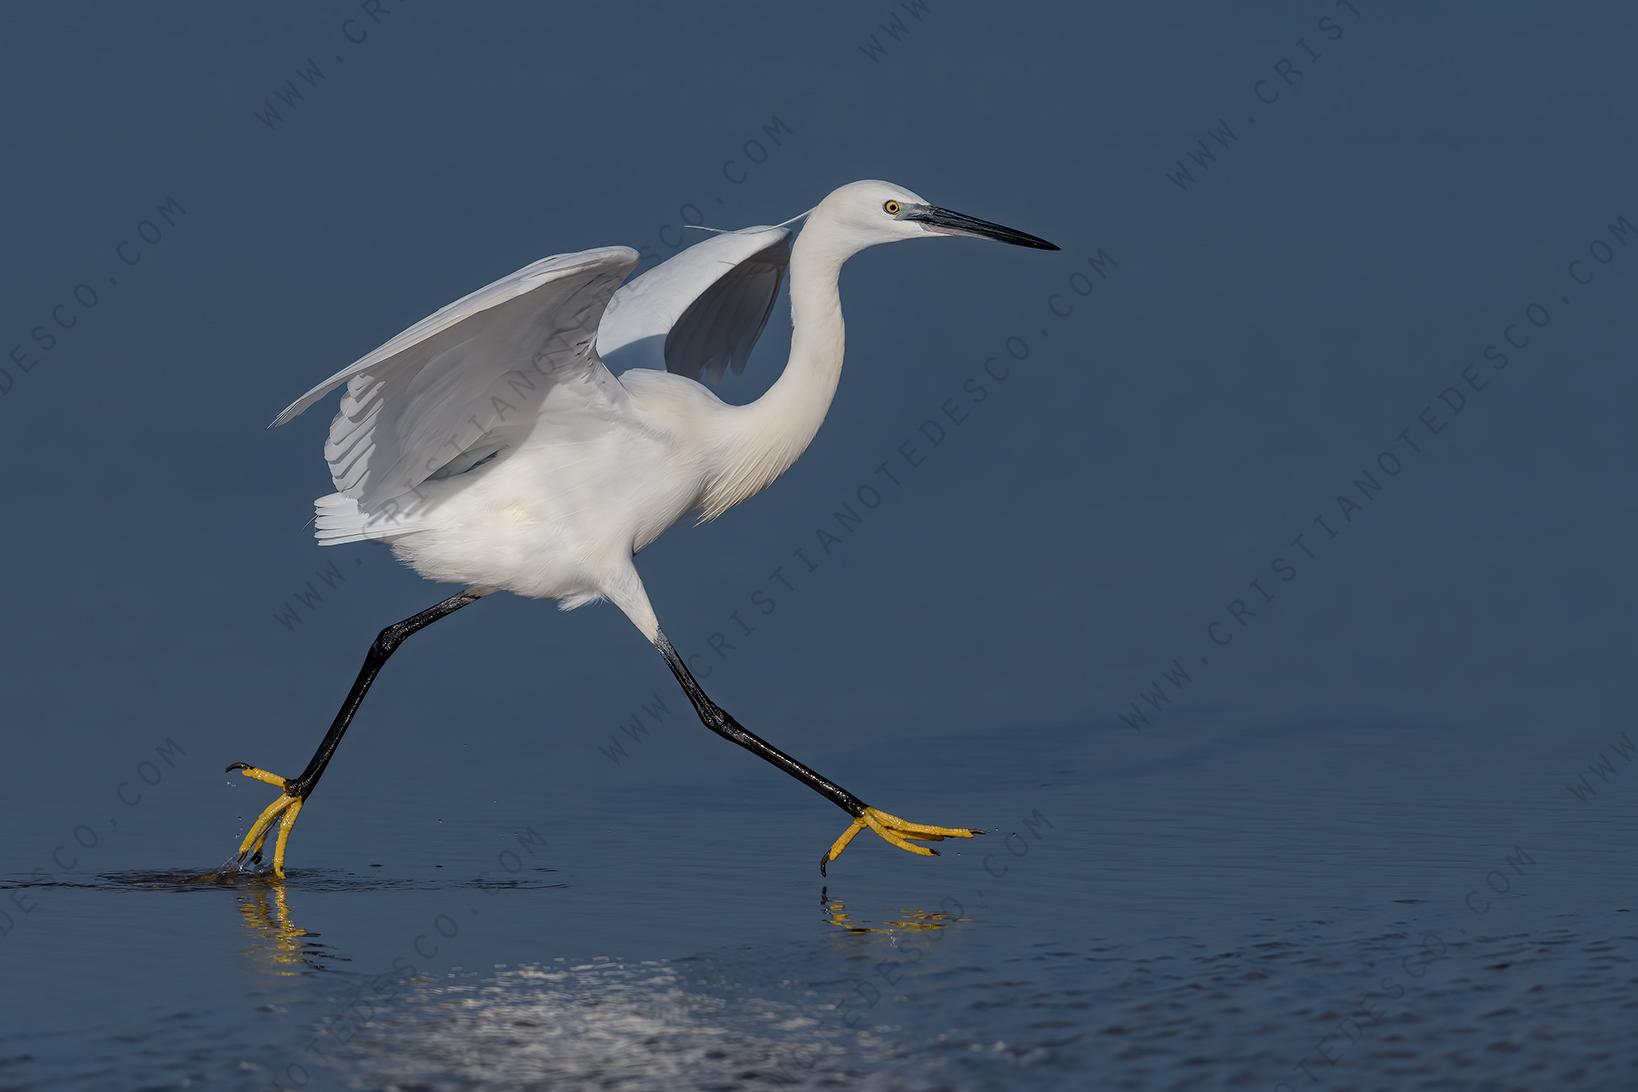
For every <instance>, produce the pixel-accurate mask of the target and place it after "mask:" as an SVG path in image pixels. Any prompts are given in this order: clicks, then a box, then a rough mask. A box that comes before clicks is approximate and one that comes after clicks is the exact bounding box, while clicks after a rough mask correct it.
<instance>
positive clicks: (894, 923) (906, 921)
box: [819, 887, 969, 935]
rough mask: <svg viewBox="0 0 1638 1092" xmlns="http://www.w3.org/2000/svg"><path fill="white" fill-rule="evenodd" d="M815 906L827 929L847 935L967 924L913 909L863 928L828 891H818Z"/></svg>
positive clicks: (955, 917) (952, 916)
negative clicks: (836, 929) (831, 926)
mask: <svg viewBox="0 0 1638 1092" xmlns="http://www.w3.org/2000/svg"><path fill="white" fill-rule="evenodd" d="M819 906H820V907H821V909H822V910H823V912H824V916H825V923H826V924H827V925H834V926H835V927H836V928H838V929H846V930H847V931H848V932H850V933H883V934H889V935H890V934H893V933H896V932H899V931H900V930H905V929H919V930H933V929H943V928H944V927H945V926H947V925H953V924H955V923H956V922H960V921H967V920H969V919H967V918H963V917H961V916H959V915H957V914H950V913H946V912H944V911H942V910H920V909H916V908H914V907H901V908H900V909H899V911H898V913H899V916H898V917H896V918H893V919H890V920H888V921H882V922H877V923H875V924H867V921H868V919H861V918H857V917H855V916H854V915H852V914H850V913H849V912H848V909H847V904H846V903H844V902H843V901H842V900H841V899H833V898H831V897H830V889H829V888H825V887H821V888H820V889H819Z"/></svg>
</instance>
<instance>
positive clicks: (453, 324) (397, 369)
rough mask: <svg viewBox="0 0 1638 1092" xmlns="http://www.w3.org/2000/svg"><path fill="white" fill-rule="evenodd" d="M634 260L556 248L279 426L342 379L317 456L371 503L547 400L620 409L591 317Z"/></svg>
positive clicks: (440, 314)
mask: <svg viewBox="0 0 1638 1092" xmlns="http://www.w3.org/2000/svg"><path fill="white" fill-rule="evenodd" d="M636 264H637V252H636V251H634V250H632V249H631V248H630V247H623V246H611V247H601V248H598V249H596V250H583V251H581V252H579V253H578V254H559V255H556V256H555V257H551V258H542V259H541V260H540V261H538V262H534V263H532V264H530V265H526V266H524V267H523V268H522V269H520V270H518V271H517V272H516V273H513V274H512V275H510V276H508V277H502V278H501V279H500V280H498V281H496V282H494V283H493V284H490V285H487V286H485V287H483V288H480V289H478V290H477V291H476V292H473V293H472V294H471V295H469V296H465V297H463V298H461V299H459V300H456V301H455V302H454V303H452V304H450V305H449V306H447V307H445V308H443V309H442V310H440V311H437V312H436V313H434V314H432V315H429V316H427V317H426V318H424V319H422V320H421V321H420V322H418V323H416V324H415V325H414V326H411V327H410V328H409V329H407V330H405V331H404V332H403V333H401V334H399V335H398V336H397V337H394V338H393V339H392V340H391V341H389V342H387V343H386V344H385V345H383V346H381V347H380V348H379V349H376V350H375V351H374V352H372V353H369V354H368V355H366V356H364V357H363V358H362V359H360V360H358V361H357V362H356V363H354V364H352V365H350V366H348V367H346V368H343V369H342V370H341V371H339V372H337V373H336V374H335V375H332V376H331V377H330V378H329V379H326V380H325V381H324V382H322V383H320V384H319V385H318V386H316V387H314V388H313V389H312V390H310V391H308V392H307V393H306V394H304V395H302V396H301V397H300V398H298V399H297V400H296V401H295V402H293V403H291V405H290V406H289V407H287V408H286V409H285V410H284V412H283V413H280V414H279V416H278V417H277V418H275V419H274V421H273V424H274V425H282V424H284V423H285V422H287V421H289V420H290V419H291V418H293V417H295V416H296V415H298V414H300V413H302V412H303V411H305V410H306V409H308V408H309V407H311V406H312V405H313V404H314V403H316V402H317V401H319V399H321V398H323V397H324V396H325V395H327V394H329V393H330V392H331V391H333V390H335V389H336V388H337V387H339V386H341V385H342V384H343V383H345V384H347V393H346V395H345V396H344V397H343V398H342V400H341V412H340V413H338V414H337V415H336V419H335V421H334V422H333V423H332V424H331V426H330V437H329V440H328V442H327V443H326V444H325V445H324V458H325V461H326V462H328V463H329V464H330V477H331V479H332V480H333V481H334V482H335V485H336V490H337V491H338V492H339V493H341V494H342V495H343V496H345V497H350V498H352V499H353V500H355V501H357V503H358V507H359V508H360V509H364V510H367V509H370V508H373V507H375V506H377V505H379V504H381V503H382V502H385V501H389V500H392V499H393V498H395V497H398V496H401V495H403V494H404V493H407V492H409V491H410V490H412V489H414V488H415V487H416V486H418V485H420V484H421V483H422V482H424V481H426V480H427V479H428V478H431V477H434V476H437V475H439V474H440V473H451V472H457V471H458V470H463V469H466V468H468V467H470V466H473V465H475V464H476V463H477V462H479V461H481V460H482V459H485V458H487V457H489V456H490V455H492V454H494V453H495V451H497V450H499V449H500V448H499V447H498V446H497V444H496V438H497V435H500V434H503V433H504V432H505V430H506V428H507V427H508V426H511V425H515V426H517V427H518V428H520V429H526V428H527V427H528V425H529V424H530V423H531V421H530V418H532V416H533V412H534V411H535V410H538V408H539V406H540V405H541V404H542V403H543V402H544V401H545V400H546V399H547V398H548V397H549V396H555V397H557V398H559V399H561V398H564V397H568V398H570V399H571V400H572V401H575V403H576V405H577V406H579V405H580V401H579V400H580V399H583V400H584V401H583V408H585V409H587V410H590V411H592V412H598V413H605V414H614V413H618V412H619V411H620V409H621V408H622V407H623V404H624V401H625V389H624V388H623V387H621V386H620V384H619V383H618V382H617V381H616V380H615V378H614V377H613V376H612V375H610V374H609V372H608V370H607V369H606V368H605V367H604V366H603V364H602V362H601V361H599V360H598V358H597V353H596V350H595V348H594V347H593V341H594V339H595V337H596V331H597V328H598V324H599V322H600V321H601V320H602V318H603V313H604V310H605V308H606V307H607V306H608V303H609V300H610V299H611V298H612V297H614V295H615V293H616V289H617V288H618V287H619V285H620V282H621V281H623V280H624V279H625V277H626V274H627V273H629V272H631V268H632V266H634V265H636Z"/></svg>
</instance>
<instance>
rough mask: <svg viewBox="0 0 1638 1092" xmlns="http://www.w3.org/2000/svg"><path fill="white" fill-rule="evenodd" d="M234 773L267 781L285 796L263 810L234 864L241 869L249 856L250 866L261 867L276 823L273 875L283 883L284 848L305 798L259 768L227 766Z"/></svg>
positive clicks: (245, 839)
mask: <svg viewBox="0 0 1638 1092" xmlns="http://www.w3.org/2000/svg"><path fill="white" fill-rule="evenodd" d="M234 770H238V771H239V772H240V773H242V774H244V775H245V776H246V777H248V778H251V779H253V780H256V781H264V782H266V783H267V784H269V785H272V786H274V787H275V788H277V789H278V790H279V791H280V792H281V793H282V794H283V795H281V796H280V797H279V798H278V799H277V800H275V801H273V803H271V804H269V805H267V807H265V808H263V809H262V813H261V814H260V815H258V816H257V817H256V821H255V822H254V823H252V824H250V831H249V832H248V833H247V834H246V835H245V837H244V841H242V842H240V843H239V858H238V860H237V861H235V862H234V865H235V866H239V867H242V866H243V865H244V864H245V859H246V858H247V857H248V858H249V863H251V864H260V863H261V860H262V849H263V848H264V847H265V846H266V845H267V836H268V833H269V832H271V831H272V829H273V824H274V823H278V825H279V837H278V840H277V841H275V842H274V843H273V876H274V878H275V879H280V880H282V879H284V847H285V844H286V843H287V842H289V841H290V828H291V827H293V826H295V825H296V816H298V815H300V814H301V806H302V803H303V799H304V798H303V797H300V796H296V795H293V794H292V793H290V792H289V782H287V781H286V780H285V779H284V778H282V777H280V776H279V775H278V774H275V773H268V772H267V771H266V770H258V769H257V768H256V767H254V766H250V765H247V764H245V763H243V762H235V763H234V764H233V765H231V766H229V767H228V772H229V773H232V772H233V771H234Z"/></svg>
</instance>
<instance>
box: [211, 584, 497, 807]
mask: <svg viewBox="0 0 1638 1092" xmlns="http://www.w3.org/2000/svg"><path fill="white" fill-rule="evenodd" d="M480 598H482V597H481V596H477V595H473V594H472V593H470V592H461V593H460V594H459V595H452V596H450V597H449V598H448V599H445V600H444V601H443V602H442V603H439V604H438V605H436V606H433V607H428V608H427V609H426V610H424V611H422V612H421V613H420V614H416V615H413V616H411V617H409V618H406V619H404V620H403V621H402V622H394V623H393V624H392V625H390V626H388V627H387V628H386V629H384V630H382V631H381V632H380V633H379V634H377V635H376V638H375V643H374V644H372V645H371V646H370V651H369V653H368V654H367V655H365V657H364V666H363V667H362V668H360V669H359V672H358V678H357V679H355V680H354V681H353V688H352V689H351V690H349V691H348V692H347V700H346V701H344V702H342V703H341V709H340V710H338V711H337V713H336V719H335V721H334V722H333V723H331V725H330V730H329V731H328V732H326V733H325V734H324V741H323V742H322V743H320V744H319V746H318V750H317V751H315V752H314V753H313V758H312V761H310V762H308V763H307V768H306V769H305V770H303V771H302V772H301V774H300V775H299V776H297V777H294V778H292V779H291V780H290V781H289V782H288V783H287V784H286V786H285V790H284V791H285V792H286V793H288V794H289V795H291V796H294V797H297V798H298V799H301V800H305V799H306V798H307V797H309V796H311V795H312V793H313V787H314V786H315V785H317V784H318V781H319V778H321V777H323V776H324V768H325V767H326V766H328V765H329V764H330V759H331V757H332V756H334V755H335V753H336V748H337V747H339V746H341V737H342V736H344V735H346V734H347V725H349V724H351V723H352V722H353V714H354V713H357V712H358V707H359V706H360V705H363V704H364V695H365V694H367V693H369V691H370V684H371V683H373V682H375V677H376V676H377V675H379V674H380V673H381V667H382V665H383V664H385V663H386V662H387V658H388V657H389V656H391V655H392V654H393V653H394V652H395V651H397V649H398V646H399V645H401V644H403V643H404V640H405V639H406V638H407V637H409V636H410V634H412V633H416V632H418V631H420V630H423V629H425V628H426V627H428V626H430V625H432V623H434V622H436V621H437V620H438V619H440V618H446V617H448V616H449V615H451V614H454V613H455V612H456V611H458V610H460V609H461V608H462V607H464V606H466V605H467V604H468V603H476V602H477V601H478V600H479V599H480ZM251 768H252V767H251V766H250V765H249V764H248V763H244V762H235V763H234V764H233V765H231V766H229V767H228V770H229V771H233V770H248V769H251Z"/></svg>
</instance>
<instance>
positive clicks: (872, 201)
mask: <svg viewBox="0 0 1638 1092" xmlns="http://www.w3.org/2000/svg"><path fill="white" fill-rule="evenodd" d="M809 221H810V223H813V224H820V223H822V224H824V225H825V227H826V228H827V229H828V231H829V233H831V234H833V235H834V238H835V241H836V244H837V245H838V246H839V247H841V248H843V249H844V250H845V251H846V252H847V253H856V252H858V251H860V250H863V249H865V248H866V247H872V246H878V245H880V244H882V243H896V242H899V241H900V240H903V239H924V238H927V237H929V236H936V235H970V236H973V237H974V238H978V239H994V240H996V241H997V242H1002V243H1011V244H1013V245H1014V246H1027V247H1034V248H1035V249H1037V250H1057V249H1058V248H1057V247H1056V246H1054V245H1053V244H1051V243H1049V242H1047V241H1046V240H1045V239H1038V238H1036V237H1035V236H1033V235H1029V234H1026V233H1025V232H1022V231H1016V230H1014V229H1012V228H1009V227H1002V226H1001V225H1000V224H992V223H990V222H989V221H988V220H980V219H977V218H976V217H973V216H967V215H965V214H963V213H959V212H951V211H950V210H949V209H945V208H940V207H939V206H937V205H934V204H932V203H931V202H929V201H928V200H927V199H926V198H924V197H922V196H921V195H920V194H918V193H916V192H915V191H914V190H911V189H907V188H906V187H904V186H897V185H894V184H893V183H891V182H882V181H878V180H877V179H873V178H872V179H866V180H865V181H863V182H849V183H848V184H847V185H845V186H843V187H841V188H840V189H837V190H833V191H832V192H831V193H830V195H829V196H828V197H826V198H825V199H824V200H823V201H821V202H819V205H818V207H817V208H815V209H814V210H813V212H812V213H810V214H809Z"/></svg>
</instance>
